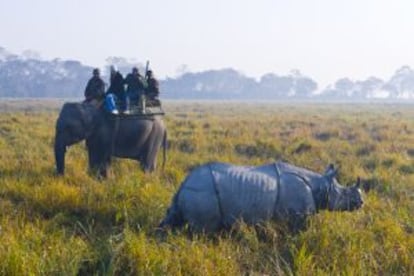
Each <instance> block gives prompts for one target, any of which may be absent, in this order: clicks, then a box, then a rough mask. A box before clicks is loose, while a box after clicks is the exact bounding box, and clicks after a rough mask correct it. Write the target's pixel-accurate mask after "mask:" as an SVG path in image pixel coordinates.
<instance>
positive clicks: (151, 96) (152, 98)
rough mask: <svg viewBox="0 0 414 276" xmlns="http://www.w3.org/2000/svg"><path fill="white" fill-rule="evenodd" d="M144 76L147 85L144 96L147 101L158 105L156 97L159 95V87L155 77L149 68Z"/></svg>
mask: <svg viewBox="0 0 414 276" xmlns="http://www.w3.org/2000/svg"><path fill="white" fill-rule="evenodd" d="M145 77H146V80H147V85H148V86H147V89H146V96H147V98H148V101H149V102H150V103H152V104H157V105H160V101H159V99H158V97H159V95H160V88H159V83H158V81H157V79H155V78H154V75H153V73H152V71H151V70H148V71H147V73H146V76H145Z"/></svg>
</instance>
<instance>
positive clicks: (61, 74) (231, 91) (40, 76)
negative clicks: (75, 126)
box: [0, 47, 414, 101]
mask: <svg viewBox="0 0 414 276" xmlns="http://www.w3.org/2000/svg"><path fill="white" fill-rule="evenodd" d="M107 64H108V65H110V64H115V65H117V66H118V68H120V70H121V72H123V73H124V74H125V73H127V72H129V71H130V70H131V68H132V67H133V66H138V67H139V68H140V70H141V72H143V71H144V66H143V64H142V63H140V62H137V61H135V60H132V61H131V60H127V59H125V58H122V57H110V58H108V59H107ZM91 71H92V67H91V66H87V65H84V64H82V63H80V62H79V61H75V60H61V59H54V60H42V59H40V58H39V57H37V56H36V55H33V54H30V53H29V54H26V55H22V56H18V55H14V54H11V53H9V52H7V51H6V50H5V49H4V48H1V47H0V97H36V98H39V97H58V98H81V97H83V91H84V88H85V85H86V82H87V80H88V79H89V78H90V77H91ZM155 73H156V70H155ZM103 74H104V75H105V74H106V71H105V70H104V72H103ZM104 78H105V81H107V79H108V77H107V76H104ZM160 86H161V97H162V98H164V99H212V100H213V99H237V100H251V99H256V100H290V99H299V100H304V99H305V100H359V101H364V100H371V99H382V100H385V99H394V100H395V99H396V100H400V99H402V100H407V99H414V71H413V70H412V69H411V68H410V67H408V66H403V67H402V68H400V69H398V70H397V71H396V72H395V73H394V75H393V76H392V77H391V78H390V80H388V81H384V80H381V79H379V78H376V77H370V78H368V79H366V80H358V81H353V80H351V79H349V78H342V79H339V80H338V81H336V82H335V83H334V84H333V85H329V86H328V87H324V88H321V87H318V84H317V82H316V81H315V80H313V79H312V78H310V77H307V76H305V75H303V74H301V73H300V72H299V71H298V70H293V71H291V72H290V73H289V74H287V75H278V74H275V73H268V74H265V75H263V76H262V77H260V78H259V79H254V78H251V77H248V76H245V75H243V74H241V73H240V72H238V71H236V70H234V69H231V68H228V69H221V70H207V71H202V72H186V73H183V74H181V75H179V76H177V77H175V78H166V79H161V80H160Z"/></svg>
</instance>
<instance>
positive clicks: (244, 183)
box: [211, 163, 278, 225]
mask: <svg viewBox="0 0 414 276" xmlns="http://www.w3.org/2000/svg"><path fill="white" fill-rule="evenodd" d="M211 169H212V175H213V176H214V179H213V181H214V182H215V183H214V184H215V185H216V189H217V192H218V196H219V201H220V205H221V212H222V217H223V223H224V224H225V225H231V224H232V223H234V221H235V220H237V219H243V220H244V221H245V222H247V223H257V222H260V221H264V220H267V219H270V218H272V217H273V214H274V205H275V202H276V200H277V194H278V190H277V189H278V183H277V182H278V177H277V174H276V171H275V167H274V165H266V166H260V167H244V166H232V165H228V164H222V163H215V164H212V166H211Z"/></svg>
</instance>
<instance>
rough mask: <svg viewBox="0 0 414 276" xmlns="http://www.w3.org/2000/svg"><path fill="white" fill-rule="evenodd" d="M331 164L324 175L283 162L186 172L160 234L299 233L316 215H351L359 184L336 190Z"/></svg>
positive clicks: (212, 166) (211, 165)
mask: <svg viewBox="0 0 414 276" xmlns="http://www.w3.org/2000/svg"><path fill="white" fill-rule="evenodd" d="M337 172H338V171H337V169H335V168H334V166H333V165H332V164H331V165H329V166H328V168H327V170H326V171H325V173H324V174H323V175H321V174H318V173H315V172H312V171H310V170H307V169H304V168H300V167H297V166H294V165H292V164H289V163H285V162H276V163H271V164H266V165H261V166H256V167H254V166H235V165H232V164H227V163H219V162H215V163H207V164H204V165H201V166H199V167H197V168H195V169H194V170H192V171H191V172H190V174H189V175H188V176H187V178H186V179H185V180H184V182H183V183H182V184H181V186H180V188H179V189H178V191H177V193H176V194H175V196H174V197H173V199H172V203H171V206H170V207H169V209H168V210H167V214H166V216H165V218H164V219H163V220H162V222H161V223H160V225H159V228H160V229H166V228H173V229H174V228H179V227H182V226H184V225H185V224H188V225H189V228H190V229H192V230H194V231H196V232H207V233H211V232H216V231H218V230H222V229H228V228H230V227H231V226H232V225H233V224H234V223H235V222H236V221H238V220H242V221H244V222H245V223H247V224H252V225H255V224H257V223H261V222H265V221H267V220H275V221H285V222H287V223H288V226H289V228H290V229H291V230H293V231H297V230H303V228H305V227H304V226H305V222H306V218H307V216H309V215H312V214H314V213H316V212H318V211H319V210H323V209H328V210H330V211H353V210H356V209H358V208H360V207H361V206H362V204H363V200H362V195H361V191H360V189H359V186H360V181H359V178H358V181H357V183H356V184H355V185H353V186H351V187H344V186H342V185H340V184H339V183H338V182H337V180H336V178H335V176H336V174H337Z"/></svg>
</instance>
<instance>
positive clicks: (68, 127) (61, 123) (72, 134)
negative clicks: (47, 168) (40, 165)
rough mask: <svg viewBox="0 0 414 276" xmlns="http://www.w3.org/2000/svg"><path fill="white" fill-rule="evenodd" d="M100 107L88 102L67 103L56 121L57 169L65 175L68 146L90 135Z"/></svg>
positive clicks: (55, 148)
mask: <svg viewBox="0 0 414 276" xmlns="http://www.w3.org/2000/svg"><path fill="white" fill-rule="evenodd" d="M98 111H99V110H98V108H97V107H95V106H93V105H91V104H86V103H66V104H64V105H63V107H62V110H61V112H60V114H59V117H58V119H57V121H56V134H55V147H54V150H55V161H56V171H57V173H58V174H61V175H63V174H64V171H65V152H66V147H68V146H70V145H73V144H76V143H78V142H80V141H82V140H84V139H86V138H87V137H88V135H89V134H90V133H91V131H92V129H93V125H94V124H93V122H94V118H95V117H96V115H97V114H98Z"/></svg>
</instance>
